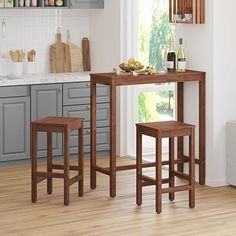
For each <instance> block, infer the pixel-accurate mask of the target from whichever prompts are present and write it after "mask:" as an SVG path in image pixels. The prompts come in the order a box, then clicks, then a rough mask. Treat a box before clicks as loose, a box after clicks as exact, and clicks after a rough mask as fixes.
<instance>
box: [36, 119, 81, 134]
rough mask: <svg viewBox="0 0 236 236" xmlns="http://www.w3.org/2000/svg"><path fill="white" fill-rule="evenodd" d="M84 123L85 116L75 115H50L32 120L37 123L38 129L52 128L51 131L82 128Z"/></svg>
mask: <svg viewBox="0 0 236 236" xmlns="http://www.w3.org/2000/svg"><path fill="white" fill-rule="evenodd" d="M82 123H83V118H75V117H56V116H48V117H45V118H42V119H39V120H36V121H33V122H32V125H36V127H37V131H40V130H41V131H44V130H45V129H46V130H45V131H47V130H48V129H50V131H51V132H60V133H61V132H63V131H64V130H65V129H67V130H68V131H69V132H71V131H74V130H76V129H80V128H81V126H82Z"/></svg>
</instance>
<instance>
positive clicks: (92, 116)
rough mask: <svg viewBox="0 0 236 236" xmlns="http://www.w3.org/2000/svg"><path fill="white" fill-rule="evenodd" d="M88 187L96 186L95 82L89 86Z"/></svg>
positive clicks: (93, 187)
mask: <svg viewBox="0 0 236 236" xmlns="http://www.w3.org/2000/svg"><path fill="white" fill-rule="evenodd" d="M90 99H91V100H90V102H91V109H90V129H91V132H90V187H91V188H92V189H95V188H96V185H97V184H96V182H97V181H96V170H95V166H96V83H94V82H93V81H92V82H91V87H90Z"/></svg>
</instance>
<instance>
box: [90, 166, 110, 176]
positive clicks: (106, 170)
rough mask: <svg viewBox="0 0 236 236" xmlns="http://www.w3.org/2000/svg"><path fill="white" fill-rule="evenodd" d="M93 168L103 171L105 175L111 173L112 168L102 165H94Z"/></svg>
mask: <svg viewBox="0 0 236 236" xmlns="http://www.w3.org/2000/svg"><path fill="white" fill-rule="evenodd" d="M93 168H94V170H96V171H98V172H101V173H103V174H105V175H111V173H110V168H104V167H100V166H94V167H93Z"/></svg>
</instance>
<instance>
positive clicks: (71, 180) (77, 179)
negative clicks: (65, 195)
mask: <svg viewBox="0 0 236 236" xmlns="http://www.w3.org/2000/svg"><path fill="white" fill-rule="evenodd" d="M82 179H83V178H82V176H81V175H76V176H74V177H73V178H71V179H70V180H69V182H70V185H72V184H74V183H77V182H78V181H80V180H82Z"/></svg>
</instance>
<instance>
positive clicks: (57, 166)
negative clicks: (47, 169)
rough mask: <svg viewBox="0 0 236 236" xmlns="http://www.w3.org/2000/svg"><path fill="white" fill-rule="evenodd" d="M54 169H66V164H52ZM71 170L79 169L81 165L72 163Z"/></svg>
mask: <svg viewBox="0 0 236 236" xmlns="http://www.w3.org/2000/svg"><path fill="white" fill-rule="evenodd" d="M52 169H56V170H64V165H59V164H52ZM70 170H74V171H78V170H79V166H76V165H70Z"/></svg>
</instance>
